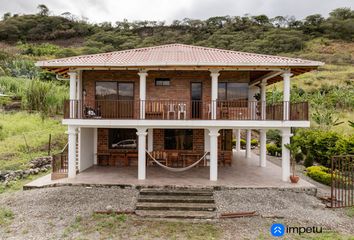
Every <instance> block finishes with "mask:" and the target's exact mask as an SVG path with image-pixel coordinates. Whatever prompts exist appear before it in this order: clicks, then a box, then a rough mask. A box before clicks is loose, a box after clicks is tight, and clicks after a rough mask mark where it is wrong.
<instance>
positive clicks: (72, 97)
mask: <svg viewBox="0 0 354 240" xmlns="http://www.w3.org/2000/svg"><path fill="white" fill-rule="evenodd" d="M68 74H69V76H70V92H69V93H70V94H69V99H70V118H76V114H75V113H76V107H75V106H76V104H75V102H74V101H73V100H77V98H76V75H77V73H76V72H68Z"/></svg>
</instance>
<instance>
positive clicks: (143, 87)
mask: <svg viewBox="0 0 354 240" xmlns="http://www.w3.org/2000/svg"><path fill="white" fill-rule="evenodd" d="M138 75H139V77H140V82H139V86H140V87H139V98H140V119H145V100H146V77H147V75H148V73H147V72H146V71H145V70H140V71H139V73H138Z"/></svg>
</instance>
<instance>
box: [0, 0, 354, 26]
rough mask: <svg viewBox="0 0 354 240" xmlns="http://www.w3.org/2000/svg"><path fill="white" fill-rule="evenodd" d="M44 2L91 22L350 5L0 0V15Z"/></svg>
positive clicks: (264, 0) (255, 0) (297, 12)
mask: <svg viewBox="0 0 354 240" xmlns="http://www.w3.org/2000/svg"><path fill="white" fill-rule="evenodd" d="M39 4H45V5H47V6H48V7H49V9H50V10H51V11H52V12H53V13H54V14H56V15H58V14H61V13H63V12H71V13H73V14H75V15H77V16H85V17H87V18H88V19H89V20H90V21H91V22H104V21H110V22H115V21H121V20H123V19H128V20H157V21H164V20H165V21H167V22H171V21H172V20H174V19H183V18H198V19H206V18H209V17H212V16H224V15H230V16H236V15H238V16H242V15H244V14H246V13H249V14H251V15H258V14H267V15H268V16H278V15H283V16H286V15H288V16H296V17H297V18H299V19H302V18H304V17H305V16H307V15H310V14H314V13H320V14H322V15H325V16H326V15H328V13H329V12H330V11H331V10H333V9H335V8H338V7H351V8H354V1H353V0H177V1H173V0H60V1H58V0H31V1H28V0H10V1H9V0H0V6H1V8H0V14H1V15H2V14H4V13H5V12H12V13H36V12H37V6H38V5H39Z"/></svg>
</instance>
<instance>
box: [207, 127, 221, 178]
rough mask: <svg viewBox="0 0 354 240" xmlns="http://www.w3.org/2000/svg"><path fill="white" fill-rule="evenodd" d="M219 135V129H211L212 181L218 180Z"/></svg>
mask: <svg viewBox="0 0 354 240" xmlns="http://www.w3.org/2000/svg"><path fill="white" fill-rule="evenodd" d="M218 136H219V129H216V128H211V129H209V137H210V181H217V180H218Z"/></svg>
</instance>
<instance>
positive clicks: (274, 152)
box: [267, 143, 281, 156]
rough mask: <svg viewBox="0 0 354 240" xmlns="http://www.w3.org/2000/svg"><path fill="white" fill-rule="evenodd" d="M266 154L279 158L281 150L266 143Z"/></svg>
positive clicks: (272, 144)
mask: <svg viewBox="0 0 354 240" xmlns="http://www.w3.org/2000/svg"><path fill="white" fill-rule="evenodd" d="M267 152H268V154H269V155H271V156H280V155H281V148H280V147H278V146H277V145H276V144H274V143H268V144H267Z"/></svg>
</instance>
